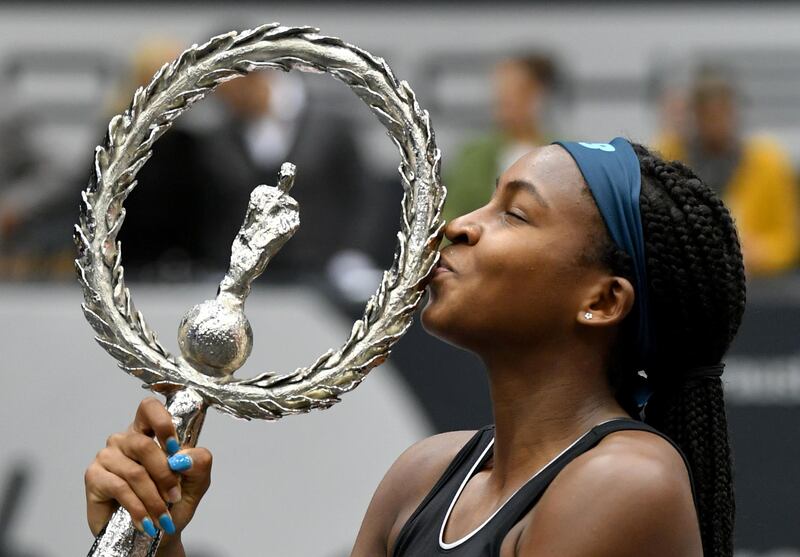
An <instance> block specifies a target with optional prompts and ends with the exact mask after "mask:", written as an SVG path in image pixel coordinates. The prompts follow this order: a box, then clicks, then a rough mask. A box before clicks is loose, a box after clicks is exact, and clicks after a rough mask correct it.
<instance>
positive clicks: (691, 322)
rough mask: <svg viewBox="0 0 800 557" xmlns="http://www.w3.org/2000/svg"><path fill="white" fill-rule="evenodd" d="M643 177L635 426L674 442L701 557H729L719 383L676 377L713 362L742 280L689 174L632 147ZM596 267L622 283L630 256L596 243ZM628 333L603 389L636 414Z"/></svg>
mask: <svg viewBox="0 0 800 557" xmlns="http://www.w3.org/2000/svg"><path fill="white" fill-rule="evenodd" d="M634 151H635V152H636V155H637V157H638V158H639V163H640V166H641V170H642V189H641V195H640V201H639V203H640V210H641V216H642V227H643V231H644V241H645V259H646V265H647V277H648V294H649V296H648V297H649V299H650V312H651V323H652V326H653V328H654V330H655V341H656V347H655V354H654V357H653V358H652V361H654V362H657V367H655V366H651V367H652V368H651V367H648V368H647V369H645V370H644V371H645V373H646V374H647V382H648V384H649V386H650V387H652V388H653V394H652V396H651V397H650V399H649V401H648V402H647V405H646V407H645V411H644V420H645V421H646V422H647V423H648V424H650V425H652V426H653V427H655V428H656V429H658V430H659V431H662V432H663V433H665V434H666V435H668V436H669V437H670V438H671V439H672V440H674V441H675V442H676V443H677V444H678V446H679V447H680V448H681V450H682V451H683V452H684V454H685V455H686V457H687V460H688V462H689V466H690V468H691V473H692V477H693V479H694V483H695V488H696V493H695V498H696V502H697V513H698V519H699V523H700V533H701V537H702V541H703V552H704V555H705V556H706V557H730V556H731V555H732V554H733V523H734V510H735V505H734V497H733V483H732V471H731V467H732V466H731V464H732V463H731V451H730V445H729V442H728V428H727V419H726V416H725V402H724V398H723V389H722V382H721V380H720V378H719V377H713V378H709V377H703V378H694V379H685V378H682V376H681V372H682V371H683V370H687V369H690V368H695V367H698V366H708V365H714V364H717V363H719V362H720V361H721V360H722V357H723V355H724V354H725V352H726V351H727V350H728V347H729V346H730V343H731V341H732V340H733V338H734V336H735V335H736V332H737V330H738V328H739V324H740V322H741V319H742V314H743V312H744V305H745V275H744V265H743V263H742V254H741V249H740V246H739V239H738V235H737V233H736V228H735V226H734V223H733V219H732V218H731V215H730V213H729V211H728V209H727V208H726V207H725V205H723V203H722V201H721V200H720V199H719V197H718V196H717V195H716V194H715V193H714V191H712V190H711V188H709V187H708V186H706V185H705V184H704V183H703V182H702V181H701V180H700V179H699V178H698V177H697V176H696V175H695V174H694V173H693V172H692V171H691V170H690V169H689V168H688V167H686V166H685V165H683V164H681V163H680V162H677V161H672V162H667V161H664V160H662V159H661V158H659V157H658V156H656V155H654V154H653V153H651V152H650V151H648V150H647V149H646V148H645V147H643V146H641V145H637V144H634ZM597 247H598V248H599V249H598V250H596V251H595V259H596V260H597V261H598V262H600V263H602V264H604V265H605V266H606V267H607V268H609V269H610V270H611V272H612V273H613V274H615V275H617V276H622V277H626V278H629V279H631V278H632V276H633V272H632V265H631V260H630V257H629V256H628V255H627V254H626V253H624V252H623V251H622V250H620V249H619V248H618V247H616V245H615V244H614V243H613V242H612V241H611V239H610V237H607V238H604V239H602V240H601V245H600V246H597ZM633 333H634V331H633V326H632V322H631V320H630V319H628V320H626V321H625V322H624V323H623V326H622V330H621V334H620V336H619V339H618V342H617V345H616V347H615V349H614V354H613V362H614V363H613V365H612V368H611V370H610V380H611V383H612V385H613V386H614V387H615V389H616V393H617V398H618V399H619V401H620V403H621V404H622V405H623V407H625V408H626V409H627V410H628V411H629V412H631V413H633V414H634V415H635V414H636V413H637V410H636V407H635V405H634V404H633V397H632V394H631V393H632V392H633V390H634V389H635V388H636V384H637V382H638V381H641V379H640V378H639V376H638V369H637V366H636V365H635V363H634V362H633V361H632V360H631V359H630V356H629V355H630V354H631V353H632V352H635V351H632V350H630V346H631V342H633V340H632V335H633Z"/></svg>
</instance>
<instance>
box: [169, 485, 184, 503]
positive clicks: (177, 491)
mask: <svg viewBox="0 0 800 557" xmlns="http://www.w3.org/2000/svg"><path fill="white" fill-rule="evenodd" d="M180 500H181V488H180V487H179V486H177V485H176V486H175V487H173V488H172V489H170V490H169V491H167V502H168V503H177V502H178V501H180Z"/></svg>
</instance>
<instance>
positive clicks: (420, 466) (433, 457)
mask: <svg viewBox="0 0 800 557" xmlns="http://www.w3.org/2000/svg"><path fill="white" fill-rule="evenodd" d="M474 435H475V432H474V431H451V432H448V433H441V434H439V435H434V436H432V437H428V438H426V439H423V440H422V441H419V442H418V443H415V444H414V445H412V446H411V447H409V448H408V449H406V450H405V451H404V452H403V454H401V455H400V456H399V457H398V458H397V460H396V461H395V463H394V464H393V465H392V467H391V468H389V471H388V472H386V475H385V476H384V478H383V481H381V483H380V485H379V486H378V490H377V491H376V494H375V495H376V497H377V496H379V495H380V496H381V497H388V498H390V500H391V501H392V506H393V507H394V508H395V509H397V511H398V520H397V522H400V526H401V527H402V524H404V523H405V522H406V520H407V519H408V518H409V517H410V516H411V514H412V513H413V512H414V510H416V508H417V507H418V506H419V504H420V503H421V502H422V500H423V499H424V498H425V496H426V495H427V494H428V492H430V490H431V489H433V486H434V485H435V484H436V482H437V480H438V479H439V478H440V477H441V476H442V474H444V472H445V470H446V469H447V467H448V466H449V464H450V463H451V462H452V460H453V459H454V458H455V457H456V455H457V454H458V452H459V451H460V450H461V449H462V448H463V447H464V445H466V444H467V442H468V441H469V440H470V439H471V438H472V437H473V436H474Z"/></svg>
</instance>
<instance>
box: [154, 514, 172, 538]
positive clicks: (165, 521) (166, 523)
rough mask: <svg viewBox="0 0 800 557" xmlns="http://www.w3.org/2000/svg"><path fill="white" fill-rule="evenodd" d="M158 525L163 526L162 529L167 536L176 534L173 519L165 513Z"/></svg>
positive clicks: (159, 518) (159, 519)
mask: <svg viewBox="0 0 800 557" xmlns="http://www.w3.org/2000/svg"><path fill="white" fill-rule="evenodd" d="M158 523H159V524H161V527H162V528H163V529H164V531H165V532H166V533H167V534H174V533H175V524H173V523H172V517H171V516H170V515H168V514H167V513H164V514H162V515H161V516H160V517H158Z"/></svg>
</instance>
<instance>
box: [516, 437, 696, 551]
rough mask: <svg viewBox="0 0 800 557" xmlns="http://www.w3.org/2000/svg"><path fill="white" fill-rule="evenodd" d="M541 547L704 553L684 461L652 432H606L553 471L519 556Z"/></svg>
mask: <svg viewBox="0 0 800 557" xmlns="http://www.w3.org/2000/svg"><path fill="white" fill-rule="evenodd" d="M656 542H657V543H656ZM543 546H544V547H553V548H557V551H554V553H553V554H554V555H555V554H559V555H563V556H572V555H575V556H577V555H582V556H583V555H587V556H588V555H591V556H597V557H601V556H606V555H608V556H611V555H614V556H620V557H622V556H626V555H631V556H633V555H642V553H643V551H644V549H643V548H647V551H646V553H647V555H652V556H654V557H657V556H660V555H664V556H667V555H686V556H692V555H698V556H699V555H702V549H701V543H700V533H699V527H698V523H697V516H696V511H695V508H694V501H693V498H692V490H691V484H690V481H689V474H688V472H687V470H686V465H685V464H684V462H683V458H682V457H681V455H680V454H679V453H678V451H677V450H676V449H675V448H674V447H673V446H672V445H671V444H670V443H669V442H668V441H666V440H665V439H663V438H662V437H659V436H658V435H654V434H652V433H648V432H644V431H619V432H615V433H612V434H609V435H608V436H606V437H605V438H604V439H603V440H602V441H601V442H600V443H599V444H598V445H597V446H596V447H595V448H594V449H592V450H590V451H587V452H586V453H584V454H582V455H581V456H579V457H578V458H576V459H575V460H573V461H572V462H570V463H569V464H568V465H567V466H566V467H565V468H564V470H562V472H561V473H560V474H559V475H558V476H556V478H555V480H553V482H552V484H550V486H549V487H548V489H547V491H545V493H544V495H543V496H542V498H541V500H540V501H539V502H538V504H537V505H536V507H535V508H534V511H532V512H531V513H530V514H529V516H528V517H527V520H526V525H525V527H524V529H523V531H522V533H521V536H520V539H519V542H518V544H517V547H518V552H517V555H520V556H524V555H539V554H540V553H535V552H534V549H533V548H535V547H540V548H541V547H543Z"/></svg>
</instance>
